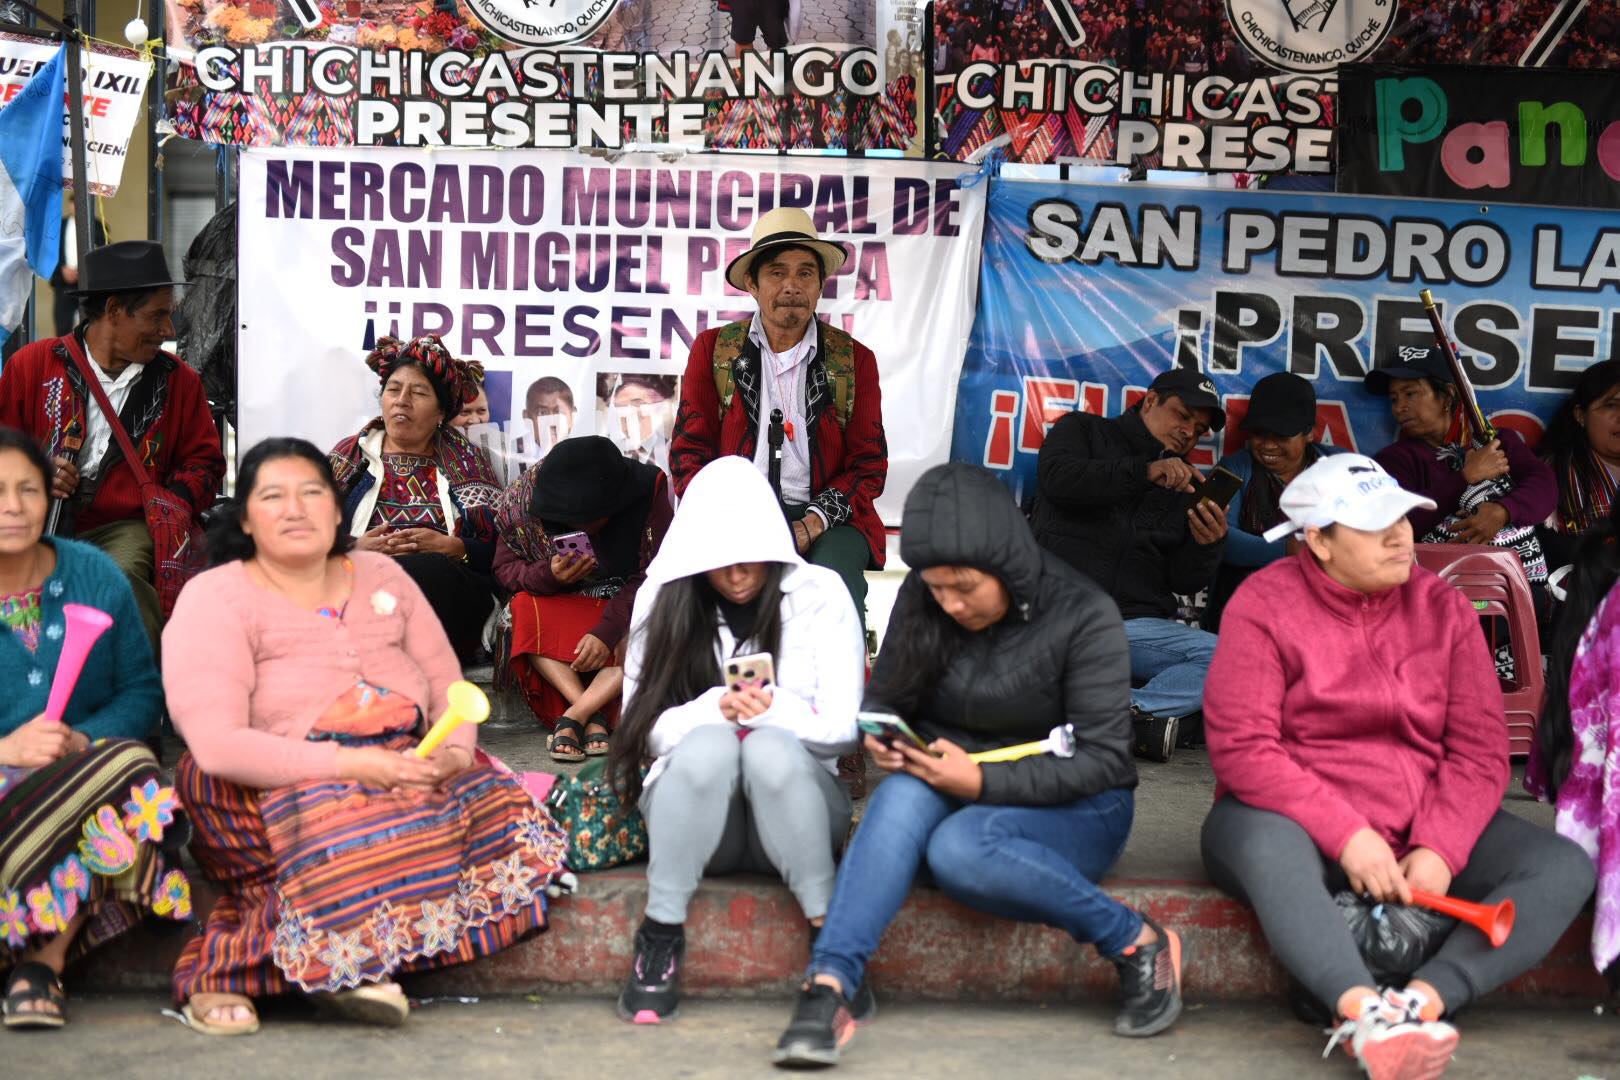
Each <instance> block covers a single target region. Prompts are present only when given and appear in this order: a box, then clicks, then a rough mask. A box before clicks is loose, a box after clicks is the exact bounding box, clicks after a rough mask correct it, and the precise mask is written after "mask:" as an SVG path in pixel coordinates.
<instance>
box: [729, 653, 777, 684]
mask: <svg viewBox="0 0 1620 1080" xmlns="http://www.w3.org/2000/svg"><path fill="white" fill-rule="evenodd" d="M725 674H726V686H727V687H728V688H729V689H732V690H741V689H743V688H744V687H749V686H751V687H754V688H756V689H759V690H769V689H771V688H772V687H774V686H775V685H776V665H775V662H774V661H772V659H771V654H770V653H754V654H752V655H750V656H733V657H732V658H731V659H729V660H727V661H726V664H725Z"/></svg>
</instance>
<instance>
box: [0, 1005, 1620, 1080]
mask: <svg viewBox="0 0 1620 1080" xmlns="http://www.w3.org/2000/svg"><path fill="white" fill-rule="evenodd" d="M164 1004H165V1003H164V1001H163V1000H162V998H160V997H159V996H157V995H153V994H144V995H130V996H118V997H112V998H96V999H76V1000H75V1001H74V1002H73V1003H72V1005H71V1006H70V1008H71V1010H72V1020H71V1023H70V1025H69V1027H68V1028H67V1029H66V1030H64V1031H61V1032H55V1033H43V1034H42V1033H29V1034H26V1035H25V1034H21V1033H13V1032H5V1033H3V1034H0V1047H3V1053H4V1055H5V1062H6V1068H5V1074H6V1075H7V1076H55V1075H61V1074H62V1073H63V1072H64V1069H65V1068H66V1069H71V1071H72V1072H73V1073H74V1074H75V1075H81V1076H109V1077H118V1078H119V1080H172V1078H174V1077H211V1076H230V1077H233V1078H236V1080H259V1078H261V1077H264V1078H270V1077H274V1078H276V1080H282V1078H286V1077H300V1078H304V1077H307V1078H310V1080H324V1078H326V1077H342V1078H345V1080H352V1078H359V1077H368V1076H386V1077H398V1078H401V1080H417V1078H421V1080H456V1078H467V1080H472V1078H482V1077H498V1076H513V1077H543V1078H545V1080H573V1078H576V1077H577V1078H580V1080H604V1078H608V1077H626V1078H636V1077H648V1078H659V1080H661V1078H664V1077H688V1078H694V1080H707V1078H722V1077H726V1078H729V1077H770V1076H773V1075H774V1076H789V1075H792V1074H789V1073H781V1072H777V1071H776V1070H773V1069H772V1068H771V1067H770V1064H769V1061H770V1056H769V1055H770V1050H771V1048H772V1047H773V1046H774V1045H775V1044H776V1039H777V1038H778V1036H780V1035H781V1033H782V1029H783V1027H784V1026H786V1024H787V1020H788V1016H789V1013H790V1011H791V1004H790V1002H789V1001H788V999H786V998H782V999H777V1000H769V1001H747V1002H741V1001H712V1002H711V1001H692V1002H688V1003H686V1004H685V1005H683V1007H682V1010H681V1016H680V1019H678V1020H676V1021H675V1022H673V1023H671V1024H667V1025H664V1026H662V1027H658V1028H636V1027H631V1026H630V1025H628V1024H625V1023H623V1022H621V1021H620V1020H618V1019H617V1018H615V1017H614V1015H613V1010H612V1008H611V1007H610V1006H609V1005H608V1003H607V1002H605V1001H600V1000H580V999H576V998H552V997H545V998H541V999H538V1000H526V999H523V998H508V999H501V1000H489V999H486V1000H484V1001H481V1002H479V1003H477V1004H468V1005H462V1004H452V1003H437V1004H429V1005H426V1006H423V1007H419V1008H417V1009H416V1010H415V1011H414V1012H413V1014H412V1016H411V1019H410V1020H409V1021H408V1022H407V1023H406V1025H405V1027H403V1028H401V1029H398V1030H393V1031H385V1030H378V1029H368V1028H360V1027H354V1026H350V1025H344V1024H338V1023H335V1022H332V1021H328V1020H326V1019H324V1018H321V1017H319V1016H317V1015H316V1014H314V1013H312V1012H311V1011H309V1010H308V1009H306V1008H304V1007H302V1006H300V1005H295V1004H288V1005H284V1006H278V1005H270V1006H267V1007H266V1008H265V1009H264V1010H263V1014H262V1015H263V1020H264V1026H263V1028H262V1029H261V1030H260V1032H259V1033H258V1034H257V1035H254V1036H251V1037H249V1038H245V1039H210V1038H206V1037H204V1036H201V1035H196V1034H193V1033H192V1032H189V1031H186V1030H185V1029H183V1028H182V1027H181V1026H180V1025H179V1024H177V1023H175V1022H173V1021H171V1020H168V1019H164V1018H163V1017H162V1016H160V1014H159V1012H158V1010H159V1009H160V1008H162V1007H163V1005H164ZM1111 1014H1112V1008H1111V1005H1109V1004H1104V1003H1098V1004H1092V1005H1087V1006H1083V1007H1079V1008H1076V1007H1073V1006H1049V1007H1048V1006H1028V1007H1019V1006H1009V1005H1003V1004H993V1005H969V1004H961V1003H956V1004H946V1005H905V1004H899V1005H896V1004H893V1003H892V1002H888V1001H880V1003H879V1014H878V1017H877V1019H876V1021H875V1022H874V1023H872V1024H869V1025H867V1026H865V1027H863V1028H862V1029H861V1031H860V1033H859V1034H858V1035H857V1036H856V1037H855V1041H854V1042H853V1043H852V1044H851V1045H850V1046H849V1047H848V1049H847V1050H846V1052H845V1055H844V1059H843V1062H842V1064H841V1066H840V1068H839V1069H838V1070H837V1073H836V1075H837V1076H839V1077H849V1078H851V1080H859V1078H862V1077H867V1078H878V1077H881V1078H885V1080H889V1078H896V1077H928V1078H930V1080H934V1078H940V1080H954V1078H958V1077H960V1078H963V1080H983V1078H985V1077H1006V1078H1008V1080H1046V1078H1052V1080H1059V1078H1061V1080H1151V1078H1158V1077H1165V1078H1180V1080H1239V1078H1242V1080H1298V1078H1301V1077H1305V1078H1320V1080H1355V1078H1356V1077H1358V1076H1360V1075H1361V1074H1360V1073H1359V1071H1358V1070H1357V1069H1356V1067H1355V1065H1354V1064H1353V1063H1352V1062H1351V1061H1350V1059H1349V1058H1347V1057H1346V1056H1345V1055H1344V1054H1343V1052H1342V1051H1339V1052H1335V1054H1334V1055H1333V1057H1332V1058H1330V1059H1329V1060H1327V1061H1323V1060H1321V1059H1320V1055H1321V1052H1322V1048H1323V1047H1324V1046H1325V1045H1326V1043H1327V1039H1326V1037H1325V1036H1323V1035H1322V1034H1321V1033H1320V1032H1319V1031H1317V1030H1316V1029H1314V1028H1312V1027H1309V1026H1307V1025H1305V1024H1301V1023H1299V1022H1298V1021H1296V1020H1294V1019H1293V1018H1292V1017H1290V1016H1289V1015H1288V1014H1287V1012H1286V1010H1284V1009H1282V1008H1279V1007H1275V1006H1263V1005H1230V1004H1228V1005H1219V1006H1216V1005H1211V1006H1207V1007H1203V1008H1198V1007H1194V1008H1191V1009H1189V1010H1188V1011H1187V1013H1186V1014H1184V1015H1183V1017H1182V1019H1181V1021H1180V1022H1179V1023H1178V1024H1177V1025H1176V1026H1175V1027H1174V1028H1172V1029H1171V1030H1170V1031H1169V1032H1166V1033H1165V1034H1164V1035H1161V1036H1159V1037H1157V1038H1153V1039H1145V1040H1130V1039H1120V1038H1115V1037H1114V1036H1113V1035H1112V1034H1110V1033H1109V1019H1110V1016H1111ZM1461 1027H1462V1033H1463V1037H1462V1043H1461V1045H1460V1047H1459V1048H1458V1052H1457V1056H1456V1061H1455V1064H1454V1065H1453V1066H1452V1068H1451V1069H1450V1070H1449V1071H1448V1072H1447V1073H1446V1076H1447V1080H1520V1078H1526V1080H1528V1078H1534V1080H1580V1078H1585V1080H1620V1064H1617V1063H1620V1017H1615V1016H1612V1015H1596V1014H1594V1013H1593V1011H1592V1010H1591V1009H1559V1010H1544V1009H1530V1010H1513V1009H1504V1008H1491V1009H1481V1010H1479V1011H1477V1012H1474V1013H1471V1014H1469V1015H1468V1016H1466V1017H1464V1018H1463V1020H1462V1022H1461ZM70 1063H71V1064H70Z"/></svg>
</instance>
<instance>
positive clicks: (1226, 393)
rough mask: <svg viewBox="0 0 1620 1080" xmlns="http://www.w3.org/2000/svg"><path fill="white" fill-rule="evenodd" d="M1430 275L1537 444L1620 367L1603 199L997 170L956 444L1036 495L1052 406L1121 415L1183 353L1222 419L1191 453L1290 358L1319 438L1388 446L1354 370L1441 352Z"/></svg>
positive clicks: (1490, 387) (1458, 337)
mask: <svg viewBox="0 0 1620 1080" xmlns="http://www.w3.org/2000/svg"><path fill="white" fill-rule="evenodd" d="M1424 288H1429V289H1432V290H1433V291H1434V295H1435V299H1436V301H1437V302H1438V303H1439V304H1440V305H1441V307H1442V309H1443V314H1444V320H1445V323H1446V326H1447V328H1448V329H1449V331H1450V333H1451V337H1452V339H1453V340H1454V341H1455V342H1456V343H1457V345H1458V349H1459V352H1460V353H1461V355H1462V357H1463V361H1464V363H1465V364H1466V365H1467V367H1468V370H1469V371H1470V372H1471V373H1472V377H1473V381H1474V385H1475V387H1476V389H1477V390H1478V391H1479V396H1480V403H1481V405H1482V406H1483V407H1484V409H1485V411H1486V413H1487V414H1488V415H1490V416H1491V418H1492V419H1493V420H1494V421H1495V422H1496V423H1497V424H1498V425H1499V426H1503V427H1510V428H1513V429H1515V430H1517V431H1518V432H1520V434H1523V435H1524V436H1525V438H1526V439H1527V440H1528V441H1530V442H1531V443H1532V444H1534V443H1535V442H1536V441H1538V440H1539V439H1540V436H1541V432H1542V429H1543V425H1544V422H1545V420H1546V418H1547V417H1549V416H1550V415H1551V414H1552V412H1553V411H1554V410H1555V409H1556V408H1557V407H1558V405H1559V403H1560V402H1561V401H1562V400H1563V398H1564V396H1565V395H1566V394H1567V392H1568V390H1569V388H1570V387H1571V386H1572V385H1573V384H1574V381H1575V379H1576V378H1577V377H1578V376H1579V375H1580V373H1581V372H1582V371H1583V370H1585V369H1586V368H1587V367H1588V366H1589V365H1591V364H1593V363H1595V362H1597V361H1599V360H1604V359H1620V223H1617V222H1616V219H1615V216H1614V215H1613V214H1612V213H1602V212H1596V211H1579V210H1554V209H1549V208H1546V207H1529V206H1480V205H1477V204H1463V203H1450V202H1436V201H1426V200H1411V199H1387V198H1368V197H1352V196H1343V195H1330V194H1293V193H1283V192H1263V191H1215V190H1196V189H1188V188H1166V187H1149V186H1146V185H1138V184H1120V185H1101V186H1098V185H1086V184H1062V183H1044V182H1042V183H1036V182H1027V181H1002V180H997V181H994V182H993V185H992V187H991V192H990V201H989V210H988V214H987V221H986V224H985V238H984V259H983V269H982V271H981V275H980V284H979V308H978V317H977V319H976V320H975V322H974V326H973V335H972V338H971V340H970V342H969V346H968V353H967V358H966V362H965V363H964V365H963V369H962V380H961V385H960V389H959V392H958V395H957V405H956V427H955V433H954V437H953V440H952V448H951V456H952V457H953V458H955V459H957V460H960V461H971V462H975V463H977V464H981V465H985V466H987V467H989V468H991V469H996V470H999V471H1001V472H1003V473H1004V474H1005V477H1006V480H1007V483H1008V485H1009V486H1010V487H1012V488H1013V489H1014V491H1015V492H1016V493H1017V494H1018V495H1019V497H1020V498H1023V497H1024V496H1025V495H1027V494H1029V493H1031V492H1032V490H1033V485H1034V479H1035V459H1036V455H1037V453H1038V452H1039V451H1040V447H1041V442H1042V441H1043V440H1044V438H1045V436H1046V431H1047V429H1048V428H1050V427H1051V425H1052V424H1053V423H1054V422H1055V421H1056V420H1057V419H1058V418H1059V417H1061V416H1062V415H1063V414H1064V413H1065V412H1069V411H1072V410H1075V409H1084V410H1085V411H1087V412H1092V413H1098V414H1101V415H1105V416H1116V415H1118V414H1119V413H1120V412H1121V411H1123V410H1124V409H1125V408H1128V407H1129V406H1131V405H1132V404H1134V403H1135V402H1136V401H1137V400H1138V399H1139V398H1140V397H1141V395H1142V393H1143V392H1144V390H1145V388H1146V387H1147V385H1148V383H1150V382H1151V381H1152V379H1153V377H1154V376H1155V375H1157V374H1158V373H1160V372H1162V371H1165V370H1167V369H1168V368H1170V367H1171V366H1172V365H1175V364H1179V365H1182V366H1184V367H1196V368H1198V369H1199V370H1201V371H1203V372H1205V373H1206V374H1207V375H1209V377H1210V378H1211V379H1212V380H1213V381H1214V383H1215V386H1216V388H1217V390H1218V391H1219V392H1220V394H1221V397H1222V399H1223V400H1224V402H1225V405H1226V409H1227V414H1228V417H1229V422H1228V424H1227V427H1226V430H1225V431H1224V432H1222V433H1221V434H1219V435H1212V436H1211V437H1209V438H1208V439H1206V440H1205V442H1204V444H1203V445H1201V446H1200V447H1199V448H1198V451H1197V452H1196V455H1195V457H1194V464H1197V465H1199V466H1201V467H1207V466H1209V465H1212V464H1213V463H1214V462H1215V460H1216V459H1217V458H1219V457H1220V456H1221V455H1223V454H1226V453H1229V452H1231V451H1233V450H1235V449H1237V448H1238V447H1240V446H1241V445H1242V444H1243V441H1244V433H1243V431H1242V429H1241V427H1240V425H1239V420H1240V419H1241V417H1242V415H1243V413H1244V411H1245V410H1246V408H1247V405H1248V393H1249V388H1250V387H1252V386H1253V385H1254V383H1255V382H1256V381H1257V380H1259V379H1260V378H1261V377H1262V376H1264V375H1268V374H1270V373H1271V372H1274V371H1283V370H1288V371H1293V372H1295V373H1296V374H1298V375H1302V376H1304V377H1305V378H1307V379H1310V380H1311V381H1312V382H1313V384H1314V385H1315V387H1316V394H1317V399H1318V414H1317V420H1318V430H1319V436H1318V437H1319V438H1321V439H1322V441H1324V442H1328V443H1331V444H1333V445H1336V446H1343V447H1346V448H1350V449H1354V450H1357V451H1360V452H1362V453H1368V454H1371V453H1375V452H1377V451H1378V450H1379V449H1381V448H1382V447H1384V446H1386V445H1388V444H1389V443H1390V442H1391V441H1393V439H1394V434H1395V428H1394V424H1393V422H1392V421H1391V419H1390V415H1389V409H1388V404H1387V402H1386V401H1385V399H1383V398H1377V397H1373V396H1371V395H1369V394H1368V393H1367V392H1366V391H1365V389H1364V388H1363V386H1362V377H1363V376H1364V375H1365V374H1366V372H1367V370H1368V368H1370V367H1372V366H1374V365H1375V364H1384V363H1388V362H1390V359H1391V358H1393V357H1396V356H1398V355H1399V352H1400V350H1401V349H1402V348H1403V347H1427V346H1432V345H1433V344H1434V336H1433V332H1432V330H1431V329H1430V325H1429V322H1428V319H1427V317H1426V316H1425V315H1424V313H1423V306H1422V303H1421V301H1420V300H1419V299H1418V290H1420V289H1424Z"/></svg>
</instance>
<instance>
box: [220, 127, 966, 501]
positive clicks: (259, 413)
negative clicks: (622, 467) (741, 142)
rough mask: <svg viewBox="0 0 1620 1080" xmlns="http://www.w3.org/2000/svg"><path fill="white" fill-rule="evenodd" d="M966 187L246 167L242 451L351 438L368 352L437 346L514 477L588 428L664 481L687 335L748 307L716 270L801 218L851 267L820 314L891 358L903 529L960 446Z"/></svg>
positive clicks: (564, 163) (706, 167) (905, 181)
mask: <svg viewBox="0 0 1620 1080" xmlns="http://www.w3.org/2000/svg"><path fill="white" fill-rule="evenodd" d="M963 174H964V170H963V169H962V168H960V167H958V166H950V165H928V164H923V163H920V162H901V161H887V162H885V161H870V162H867V163H865V164H864V165H863V167H862V168H861V170H860V171H859V173H857V174H854V175H851V174H850V172H849V170H848V168H847V166H846V165H845V164H844V163H842V162H838V161H827V162H824V161H817V160H805V159H800V160H780V159H774V158H764V159H749V160H747V161H743V160H740V159H707V160H703V161H701V162H696V163H694V162H692V161H690V160H689V161H688V162H685V163H678V164H670V163H666V162H663V161H661V160H659V158H658V157H656V156H653V155H628V156H626V157H624V158H623V159H622V160H620V161H617V162H615V163H612V164H609V163H606V162H604V161H602V160H600V159H597V158H593V157H590V156H587V155H581V154H571V153H565V152H553V151H535V150H524V151H508V152H505V153H501V154H499V155H495V154H488V153H477V152H471V151H444V152H440V153H436V154H433V155H424V154H422V153H420V152H419V151H404V150H387V149H373V150H358V149H355V150H313V149H312V150H295V149H273V150H268V149H267V150H258V151H252V152H247V153H245V154H244V155H243V158H242V172H241V187H240V193H241V194H240V203H239V207H240V210H239V213H240V250H241V251H242V252H243V257H242V264H241V276H240V283H239V305H240V308H239V315H240V321H241V324H242V326H241V331H240V334H239V355H240V363H239V371H240V381H239V399H240V402H241V404H240V424H241V439H242V443H243V445H250V444H251V443H253V442H254V441H255V440H257V439H260V438H264V437H265V436H268V435H273V434H296V435H302V436H304V437H306V438H309V439H311V440H313V441H314V442H315V443H316V444H317V445H320V446H323V447H325V446H331V445H332V444H333V443H335V442H336V441H337V440H338V439H340V438H342V437H343V436H345V435H349V434H353V433H354V432H356V431H358V430H359V429H360V427H361V426H362V425H363V424H364V423H365V422H366V421H367V420H368V419H370V418H371V417H372V416H374V415H376V411H377V391H378V387H377V382H376V379H375V377H374V376H373V375H372V374H371V372H370V371H368V370H367V369H366V368H365V367H364V365H363V364H362V363H361V358H362V357H363V356H364V354H365V351H366V350H367V348H369V347H370V345H371V344H372V343H373V342H374V341H375V340H376V339H377V338H378V337H380V336H382V335H384V334H393V335H396V336H408V335H415V334H422V333H436V334H440V335H442V336H443V338H444V341H445V344H446V345H447V347H448V348H449V349H450V350H451V351H452V352H453V353H455V354H456V355H457V356H460V357H464V358H467V359H473V360H478V361H480V362H481V363H483V364H484V366H485V368H486V369H488V370H489V372H490V376H489V382H488V388H489V397H490V405H491V409H492V414H491V415H492V419H493V420H494V421H495V422H496V423H497V425H498V428H499V431H500V433H501V434H503V435H504V436H505V442H504V446H506V447H507V448H508V450H509V451H510V453H511V455H512V456H513V458H514V460H515V462H516V464H521V463H522V460H523V459H524V458H527V459H532V458H534V457H537V456H539V454H540V453H541V452H543V451H545V450H546V449H549V446H550V445H551V444H552V443H553V442H554V441H555V440H556V439H557V438H559V437H562V436H563V435H565V434H591V433H599V434H604V435H607V436H609V437H610V438H613V439H614V440H615V441H616V442H618V443H619V445H620V446H621V448H622V449H624V450H625V451H626V452H627V453H629V454H631V455H633V456H637V457H642V458H646V459H650V460H655V461H658V462H659V463H660V464H663V463H664V461H665V460H667V454H668V442H669V437H670V433H671V430H672V427H673V422H674V412H675V405H676V402H677V401H678V399H679V385H678V380H679V377H680V375H681V372H682V371H683V369H684V368H685V364H686V360H687V354H688V348H689V345H690V343H691V341H692V339H693V338H694V337H695V336H696V335H697V334H698V333H699V332H700V331H702V330H703V329H705V328H708V327H711V326H718V325H721V324H723V323H725V322H728V321H731V320H735V319H746V318H750V317H751V316H752V314H753V311H754V309H755V305H754V303H753V300H752V299H751V298H750V297H749V296H748V295H747V294H746V293H740V292H738V291H737V290H735V289H733V288H731V287H730V286H729V285H727V284H726V283H725V280H724V271H725V267H726V265H727V264H728V263H729V262H730V260H731V259H732V258H734V257H735V256H737V255H738V254H741V253H742V252H743V251H746V250H747V249H748V246H749V243H750V237H751V235H752V230H753V227H754V223H755V221H756V219H757V218H758V216H759V215H761V214H763V213H765V212H766V211H768V210H770V209H772V208H773V207H776V206H797V207H803V208H804V209H805V210H807V211H808V212H809V213H810V214H811V216H812V218H813V219H814V220H815V221H816V224H817V228H818V229H819V230H820V233H821V235H822V236H823V237H824V238H826V239H830V240H834V241H837V242H840V243H843V244H844V245H845V246H846V248H847V249H848V250H849V253H850V258H849V261H848V262H847V263H846V264H845V266H844V267H843V268H842V269H841V270H840V272H839V273H838V274H836V275H835V276H833V277H832V278H830V279H829V280H828V282H827V286H826V290H825V292H824V293H823V299H822V302H821V304H820V306H819V309H818V311H819V314H820V315H821V316H822V317H823V318H825V319H828V320H829V321H831V322H833V323H834V324H835V325H838V326H840V327H843V328H845V329H846V330H848V331H849V332H850V333H852V334H854V335H855V336H856V337H857V338H858V339H860V340H861V341H863V342H865V343H866V344H867V345H868V346H870V347H871V348H872V349H873V350H874V352H875V353H876V354H877V358H878V367H879V369H880V371H881V376H882V388H883V395H884V404H885V407H884V421H885V426H886V429H887V435H888V444H889V461H890V469H889V485H888V490H887V491H886V492H885V494H884V497H883V499H882V500H881V501H880V502H879V510H880V512H881V513H882V514H883V516H884V518H885V520H887V521H889V522H891V523H893V524H898V522H899V511H900V507H901V504H902V502H903V500H904V497H905V493H906V491H907V490H909V488H910V486H911V483H912V482H913V481H914V480H915V478H916V476H917V475H918V474H919V473H921V471H922V470H923V469H925V468H927V467H928V466H930V465H933V464H937V463H938V462H940V461H943V460H945V457H946V454H947V452H948V450H949V445H950V424H951V417H952V415H953V414H954V408H955V392H956V384H957V377H958V375H959V373H960V369H961V360H962V353H963V349H964V348H965V346H966V342H967V336H968V330H969V327H970V326H971V324H972V320H973V311H974V292H975V288H976V285H977V273H978V255H979V237H980V234H981V225H982V221H983V209H984V198H983V194H982V193H983V191H984V188H983V187H982V186H981V187H977V188H973V189H962V188H960V187H959V186H958V179H959V178H960V177H961V176H962V175H963ZM483 434H485V435H486V436H487V435H488V434H489V433H487V432H486V433H483ZM496 448H497V449H498V450H499V449H500V447H496ZM511 471H512V470H511V468H510V467H509V468H508V473H509V474H510V472H511Z"/></svg>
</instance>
